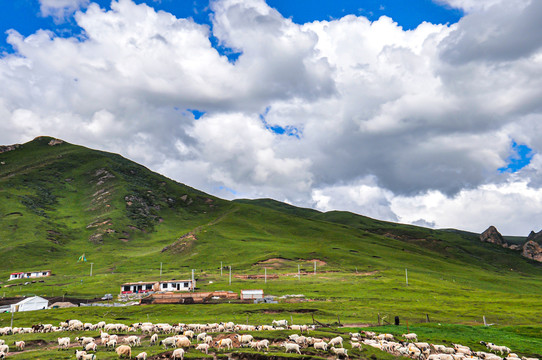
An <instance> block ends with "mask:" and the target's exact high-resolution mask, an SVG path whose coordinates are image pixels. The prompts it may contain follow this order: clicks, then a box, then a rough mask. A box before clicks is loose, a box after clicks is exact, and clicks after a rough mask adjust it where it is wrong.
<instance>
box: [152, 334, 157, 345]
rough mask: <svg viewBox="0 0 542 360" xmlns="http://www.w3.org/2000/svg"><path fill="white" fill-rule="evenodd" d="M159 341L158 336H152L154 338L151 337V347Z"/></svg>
mask: <svg viewBox="0 0 542 360" xmlns="http://www.w3.org/2000/svg"><path fill="white" fill-rule="evenodd" d="M157 341H158V334H152V336H151V346H152V345H156V342H157Z"/></svg>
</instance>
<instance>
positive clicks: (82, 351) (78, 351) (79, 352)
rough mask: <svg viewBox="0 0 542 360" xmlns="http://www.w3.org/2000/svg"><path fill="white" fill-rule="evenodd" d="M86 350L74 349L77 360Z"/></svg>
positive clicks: (79, 359)
mask: <svg viewBox="0 0 542 360" xmlns="http://www.w3.org/2000/svg"><path fill="white" fill-rule="evenodd" d="M86 354H87V352H86V351H84V350H75V358H76V359H77V360H81V359H82V358H83V355H86Z"/></svg>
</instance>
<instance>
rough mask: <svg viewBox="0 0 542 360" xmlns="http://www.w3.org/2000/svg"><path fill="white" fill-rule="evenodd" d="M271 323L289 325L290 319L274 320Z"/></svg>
mask: <svg viewBox="0 0 542 360" xmlns="http://www.w3.org/2000/svg"><path fill="white" fill-rule="evenodd" d="M271 325H273V326H284V327H288V320H273V321H271Z"/></svg>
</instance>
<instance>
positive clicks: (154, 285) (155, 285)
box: [120, 280, 196, 294]
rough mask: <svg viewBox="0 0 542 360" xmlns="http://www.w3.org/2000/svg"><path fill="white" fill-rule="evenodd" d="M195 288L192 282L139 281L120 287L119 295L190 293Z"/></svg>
mask: <svg viewBox="0 0 542 360" xmlns="http://www.w3.org/2000/svg"><path fill="white" fill-rule="evenodd" d="M195 287H196V281H195V280H194V283H192V280H167V281H147V282H144V281H139V282H133V283H126V284H122V285H121V286H120V293H121V294H143V293H148V292H158V291H191V290H194V288H195Z"/></svg>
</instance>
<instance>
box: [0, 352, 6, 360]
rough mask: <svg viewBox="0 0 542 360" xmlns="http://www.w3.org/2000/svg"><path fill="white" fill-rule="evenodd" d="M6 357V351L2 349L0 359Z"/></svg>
mask: <svg viewBox="0 0 542 360" xmlns="http://www.w3.org/2000/svg"><path fill="white" fill-rule="evenodd" d="M5 357H6V353H5V352H3V351H0V359H3V358H5Z"/></svg>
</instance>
